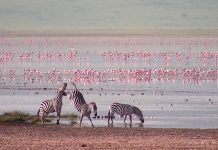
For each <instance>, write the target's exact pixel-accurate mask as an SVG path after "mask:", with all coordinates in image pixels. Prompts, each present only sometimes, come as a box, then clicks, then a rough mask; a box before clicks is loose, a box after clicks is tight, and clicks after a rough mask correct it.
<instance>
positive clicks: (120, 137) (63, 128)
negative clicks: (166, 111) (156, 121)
mask: <svg viewBox="0 0 218 150" xmlns="http://www.w3.org/2000/svg"><path fill="white" fill-rule="evenodd" d="M0 145H1V147H0V149H218V129H164V128H112V127H110V128H109V127H97V128H91V127H82V128H79V127H78V126H77V125H74V126H72V125H44V126H43V125H32V124H23V123H6V124H5V123H0Z"/></svg>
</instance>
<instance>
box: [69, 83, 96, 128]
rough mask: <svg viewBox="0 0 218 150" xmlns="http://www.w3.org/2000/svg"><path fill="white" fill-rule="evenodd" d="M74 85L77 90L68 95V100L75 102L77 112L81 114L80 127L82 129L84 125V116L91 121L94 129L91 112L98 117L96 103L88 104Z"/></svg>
mask: <svg viewBox="0 0 218 150" xmlns="http://www.w3.org/2000/svg"><path fill="white" fill-rule="evenodd" d="M72 84H73V85H74V87H75V90H73V91H71V92H70V93H69V94H68V98H69V100H71V101H73V103H74V105H75V107H76V109H77V111H78V112H80V127H81V123H82V120H83V117H84V116H86V117H87V118H88V119H89V120H90V122H91V124H92V127H94V125H93V123H92V120H91V117H90V114H91V112H93V113H94V115H95V117H96V116H97V105H96V103H94V102H91V103H86V101H85V99H84V97H83V95H82V93H81V92H80V91H79V90H78V89H77V87H76V85H75V84H74V83H72ZM71 104H72V103H71Z"/></svg>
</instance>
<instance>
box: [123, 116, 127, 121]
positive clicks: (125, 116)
mask: <svg viewBox="0 0 218 150" xmlns="http://www.w3.org/2000/svg"><path fill="white" fill-rule="evenodd" d="M126 117H127V115H125V117H124V123H125V122H126Z"/></svg>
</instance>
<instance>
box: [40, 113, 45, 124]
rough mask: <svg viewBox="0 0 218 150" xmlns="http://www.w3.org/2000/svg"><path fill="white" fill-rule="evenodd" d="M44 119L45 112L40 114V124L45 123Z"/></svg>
mask: <svg viewBox="0 0 218 150" xmlns="http://www.w3.org/2000/svg"><path fill="white" fill-rule="evenodd" d="M45 117H46V113H45V112H42V113H41V122H42V124H44V123H45Z"/></svg>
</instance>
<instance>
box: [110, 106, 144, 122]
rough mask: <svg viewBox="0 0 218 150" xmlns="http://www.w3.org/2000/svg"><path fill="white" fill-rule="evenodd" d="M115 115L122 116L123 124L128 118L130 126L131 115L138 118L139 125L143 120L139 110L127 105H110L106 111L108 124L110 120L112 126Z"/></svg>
mask: <svg viewBox="0 0 218 150" xmlns="http://www.w3.org/2000/svg"><path fill="white" fill-rule="evenodd" d="M115 113H117V114H119V115H121V116H124V123H125V121H126V117H127V116H129V118H130V124H132V114H135V115H136V116H138V118H139V120H140V121H141V123H144V118H143V114H142V112H141V110H140V109H139V108H137V107H135V106H131V105H128V104H121V103H112V104H111V105H110V106H109V111H108V124H109V123H110V119H111V121H112V124H113V117H114V114H115Z"/></svg>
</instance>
